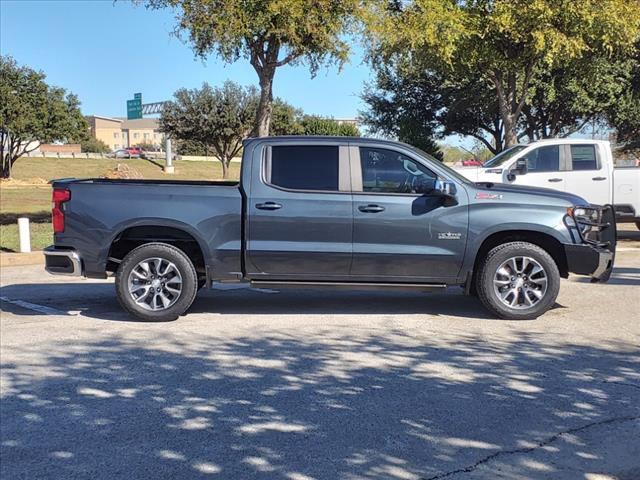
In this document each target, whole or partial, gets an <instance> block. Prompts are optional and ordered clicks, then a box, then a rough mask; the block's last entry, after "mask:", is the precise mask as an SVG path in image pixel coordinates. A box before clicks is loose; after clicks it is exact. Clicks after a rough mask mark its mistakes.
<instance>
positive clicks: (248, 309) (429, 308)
mask: <svg viewBox="0 0 640 480" xmlns="http://www.w3.org/2000/svg"><path fill="white" fill-rule="evenodd" d="M32 287H33V285H28V284H16V285H8V286H4V287H2V288H0V296H2V297H5V298H6V299H8V300H22V301H27V302H31V303H34V304H36V305H42V306H45V307H47V308H53V309H56V310H59V311H60V312H59V313H63V314H66V312H72V313H80V314H82V315H83V316H86V317H91V318H96V319H100V320H116V321H135V320H133V319H132V317H130V316H128V315H127V314H126V313H124V312H123V311H122V309H121V308H120V306H119V305H118V302H117V300H116V297H115V291H114V286H113V284H112V283H106V282H101V283H93V282H82V283H66V284H65V283H48V284H46V297H43V296H41V295H38V294H36V295H33V294H32V293H30V292H31V291H32ZM449 290H451V292H449V293H437V294H436V293H422V294H421V293H408V292H370V291H369V292H367V291H339V290H306V289H305V290H290V289H284V290H265V289H250V288H238V289H225V290H218V289H210V290H208V289H203V290H201V291H200V292H198V295H197V297H196V300H195V301H194V303H193V305H192V306H191V308H190V309H189V311H188V314H191V313H195V314H206V313H209V314H215V315H318V316H322V315H371V316H376V315H417V314H420V315H435V316H446V317H457V318H465V319H469V318H470V319H478V320H483V319H484V320H486V319H491V318H492V317H490V316H489V314H488V313H487V312H486V310H485V309H484V308H483V307H482V305H481V304H480V302H479V301H478V300H477V299H476V298H474V297H467V296H464V295H463V294H462V291H461V289H460V288H452V289H449ZM2 310H4V311H8V312H11V313H13V314H16V315H28V316H29V315H35V316H37V315H47V313H46V312H45V313H43V312H38V311H34V310H30V309H28V308H23V307H22V306H20V305H19V304H15V303H11V302H7V301H3V302H2ZM231 321H234V320H231Z"/></svg>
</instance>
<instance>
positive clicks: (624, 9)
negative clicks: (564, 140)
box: [366, 0, 640, 148]
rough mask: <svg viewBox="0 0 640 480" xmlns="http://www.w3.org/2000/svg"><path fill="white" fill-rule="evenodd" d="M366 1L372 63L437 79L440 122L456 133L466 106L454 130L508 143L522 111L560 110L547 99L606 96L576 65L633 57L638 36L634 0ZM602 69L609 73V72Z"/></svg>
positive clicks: (638, 9) (638, 7)
mask: <svg viewBox="0 0 640 480" xmlns="http://www.w3.org/2000/svg"><path fill="white" fill-rule="evenodd" d="M372 5H373V6H372V8H371V9H370V10H369V12H368V15H367V17H366V19H367V22H368V25H369V30H370V32H371V33H370V59H371V60H372V64H374V65H379V64H380V62H386V63H390V64H395V65H402V66H403V69H398V70H396V71H394V75H398V76H405V72H406V71H410V72H420V74H421V75H423V76H424V78H422V80H421V81H427V80H429V81H430V80H432V79H441V83H440V84H439V87H438V90H439V92H438V94H439V95H437V96H438V97H439V96H440V95H441V96H442V100H443V105H444V106H445V107H447V106H448V108H447V114H448V116H447V117H444V116H442V112H440V114H439V115H440V119H441V123H443V124H444V125H445V129H449V130H451V131H456V130H458V128H457V125H459V124H464V123H465V122H464V120H465V118H464V115H463V116H461V115H458V113H462V114H464V113H465V112H472V113H473V115H472V117H475V118H476V119H477V122H475V128H474V125H473V124H471V125H466V126H464V128H462V129H459V130H469V127H471V130H472V131H473V130H474V129H475V130H478V131H479V132H481V133H482V131H483V130H484V133H491V135H490V136H495V137H496V139H497V137H498V136H499V137H500V139H501V142H500V143H503V144H504V146H507V147H508V146H511V145H513V144H515V143H516V142H517V139H518V131H519V128H521V117H522V116H523V114H524V112H525V109H527V110H528V113H529V118H531V119H534V118H535V117H537V120H540V118H545V117H547V116H548V113H549V114H551V115H553V114H555V115H557V114H558V111H557V109H556V110H555V111H553V110H554V106H553V105H550V104H552V103H553V102H554V101H556V100H558V102H557V104H558V105H560V102H561V100H560V97H563V96H566V95H572V94H576V93H581V94H585V95H588V98H589V99H593V98H594V95H596V94H597V95H599V94H600V93H602V92H603V91H604V95H605V96H608V98H607V99H600V101H599V107H602V106H603V105H602V104H603V102H606V101H608V99H610V98H611V95H615V93H614V90H615V89H609V88H607V89H604V90H603V89H602V88H598V87H593V88H590V87H589V86H588V85H586V83H584V82H583V83H582V84H580V82H577V81H576V80H578V79H579V75H580V74H581V73H580V72H581V71H582V72H583V71H584V70H581V68H580V62H581V61H584V62H587V61H594V60H595V59H603V61H604V63H601V64H600V66H601V67H603V68H604V67H605V66H606V65H605V63H606V62H607V61H615V59H616V58H625V57H628V56H629V55H632V54H633V52H634V50H635V46H634V42H636V41H637V40H638V38H640V3H639V2H636V1H632V0H582V1H580V2H574V1H557V0H535V1H531V0H479V1H478V0H460V1H451V0H411V1H406V2H396V1H390V2H385V1H380V2H374V3H373V4H372ZM582 65H583V66H584V63H583V64H582ZM592 71H593V70H592ZM600 73H602V69H601V72H600ZM604 73H605V74H606V76H608V78H613V77H614V76H615V72H614V71H607V72H604ZM550 75H551V76H552V78H553V82H552V83H551V84H549V76H550ZM561 77H564V78H561ZM598 78H599V77H598ZM558 79H560V80H559V81H558V82H556V80H558ZM603 81H607V80H606V79H605V80H603ZM612 83H613V82H611V81H609V82H608V87H611V86H612ZM478 88H479V89H480V90H478ZM596 89H597V91H596ZM589 90H590V92H589ZM472 92H476V93H474V94H472V95H469V93H472ZM481 92H482V93H483V95H481V96H479V95H477V93H481ZM594 92H595V93H594ZM486 93H489V94H490V96H491V97H488V96H486ZM558 94H560V97H558V96H557V95H558ZM536 96H537V97H538V99H537V100H538V101H536V99H535V98H534V97H536ZM565 98H566V97H565ZM583 98H584V95H583ZM576 101H578V100H576ZM461 105H465V108H464V109H462V110H461V109H459V108H458V107H460V106H461ZM467 106H468V107H471V108H470V109H467V108H466V107H467ZM527 107H528V108H527ZM542 107H544V109H545V110H547V111H548V112H544V111H543V108H542ZM581 108H583V106H581ZM584 108H585V109H587V110H588V109H589V108H590V106H589V105H584ZM576 113H578V114H581V113H583V112H573V114H571V117H572V118H568V119H564V121H563V122H564V123H563V128H564V127H566V126H567V125H569V124H570V123H574V124H575V123H576V122H577V120H576V119H577V118H578V116H579V115H575V114H576ZM492 117H493V118H492ZM466 118H467V119H468V117H466ZM496 120H497V121H496ZM480 125H482V126H480ZM546 126H548V125H546ZM451 127H453V128H451ZM487 127H489V130H487ZM490 130H491V131H492V132H490ZM558 132H559V131H558ZM459 133H463V132H459ZM532 133H533V132H532ZM539 133H540V131H538V132H537V133H536V134H539ZM466 134H470V133H466ZM502 146H503V145H494V148H495V147H498V148H501V147H502Z"/></svg>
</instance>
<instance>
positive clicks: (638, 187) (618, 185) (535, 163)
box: [454, 138, 640, 229]
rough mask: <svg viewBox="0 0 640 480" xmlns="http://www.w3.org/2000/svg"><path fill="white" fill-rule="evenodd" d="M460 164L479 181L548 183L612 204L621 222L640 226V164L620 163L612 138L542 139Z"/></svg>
mask: <svg viewBox="0 0 640 480" xmlns="http://www.w3.org/2000/svg"><path fill="white" fill-rule="evenodd" d="M454 168H455V169H456V170H457V171H458V172H460V173H461V174H463V175H464V176H465V177H467V178H468V179H470V180H472V181H474V182H493V183H512V184H516V185H531V186H536V187H547V188H553V189H556V190H561V191H564V192H567V193H573V194H575V195H578V196H580V197H582V198H584V199H585V200H587V201H589V202H590V203H593V204H597V205H607V204H611V205H614V208H615V211H616V218H617V221H618V222H619V223H621V222H635V224H636V226H637V227H638V229H640V168H638V167H623V168H614V164H613V157H612V155H611V147H610V145H609V142H607V141H603V140H579V139H567V138H560V139H550V140H539V141H537V142H532V143H527V144H520V145H516V146H514V147H511V148H509V149H507V150H504V151H502V152H500V153H499V154H498V155H496V156H495V157H493V158H491V159H489V160H487V161H486V162H484V164H483V165H482V166H481V167H454Z"/></svg>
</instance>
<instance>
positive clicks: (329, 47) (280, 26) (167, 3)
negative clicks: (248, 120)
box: [140, 0, 360, 136]
mask: <svg viewBox="0 0 640 480" xmlns="http://www.w3.org/2000/svg"><path fill="white" fill-rule="evenodd" d="M140 1H142V0H140ZM143 3H145V4H146V5H147V6H148V7H149V8H166V7H170V8H172V9H173V11H175V13H176V21H177V26H176V33H177V34H178V35H183V34H185V33H186V38H187V39H188V42H189V43H190V44H191V46H192V48H193V50H194V52H195V54H196V55H197V56H199V57H202V58H206V57H207V56H208V55H210V54H211V53H214V54H217V55H218V56H219V57H220V58H222V59H223V60H224V61H226V62H235V61H236V60H238V59H239V58H241V57H242V58H245V59H247V60H249V62H250V63H251V66H252V67H253V68H254V70H255V71H256V73H257V75H258V79H259V85H260V101H259V104H258V108H257V110H256V117H255V122H254V128H253V132H252V133H253V135H255V136H266V135H268V134H269V127H270V123H271V116H272V104H273V80H274V76H275V73H276V70H277V69H278V68H279V67H282V66H284V65H296V64H299V63H302V62H304V63H305V64H307V65H308V66H309V69H310V71H311V74H312V75H314V74H315V73H316V72H317V70H318V68H319V67H320V66H321V65H323V64H337V65H338V66H341V65H342V64H343V63H344V62H345V61H346V60H347V58H348V55H349V44H348V43H347V41H346V40H345V34H346V33H348V32H349V31H350V29H351V28H352V25H353V23H352V20H353V18H354V15H355V14H356V12H358V10H359V5H360V2H359V1H358V0H267V1H265V0H241V1H227V0H146V1H144V2H143Z"/></svg>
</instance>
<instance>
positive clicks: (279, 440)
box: [0, 329, 640, 480]
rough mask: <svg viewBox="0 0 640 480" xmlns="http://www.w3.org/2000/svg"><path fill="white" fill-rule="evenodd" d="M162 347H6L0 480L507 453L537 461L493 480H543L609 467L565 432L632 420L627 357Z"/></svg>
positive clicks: (211, 341) (362, 340) (261, 472)
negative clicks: (540, 457) (541, 456)
mask: <svg viewBox="0 0 640 480" xmlns="http://www.w3.org/2000/svg"><path fill="white" fill-rule="evenodd" d="M176 338H177V339H170V340H168V339H167V338H165V339H164V340H163V342H162V343H156V342H157V340H156V341H154V340H148V341H145V342H140V341H132V340H126V339H124V338H120V337H109V338H103V339H99V340H95V341H92V342H82V341H76V342H73V343H59V344H57V345H55V346H54V347H53V348H52V349H51V350H49V351H47V352H38V351H37V348H36V347H22V348H17V347H16V348H12V349H11V355H12V357H13V358H16V357H18V358H30V359H31V360H30V361H28V362H24V363H22V362H21V364H23V366H22V367H20V366H18V365H17V364H14V363H11V362H5V363H4V364H3V368H2V376H3V379H4V386H3V391H2V397H3V398H2V403H1V407H0V408H1V410H0V411H1V423H0V428H1V440H2V442H1V449H2V462H1V466H0V476H1V477H2V478H7V479H9V478H39V479H47V478H93V479H112V478H137V479H141V478H150V479H151V478H153V479H156V478H173V479H182V478H185V479H186V478H189V479H190V478H200V477H202V478H207V477H209V476H212V477H213V478H225V479H232V478H233V479H235V478H241V479H249V478H256V479H263V478H264V479H267V478H268V479H282V480H308V479H317V480H320V479H355V478H367V479H419V478H427V479H428V478H433V477H438V476H439V475H441V474H444V473H447V472H451V471H454V470H456V469H460V468H464V467H469V468H470V470H469V471H473V470H475V468H476V466H474V465H476V464H478V465H480V464H482V465H483V467H482V468H483V469H485V471H486V477H485V478H495V476H494V475H493V474H494V473H495V472H497V471H498V470H499V469H501V468H503V467H504V464H505V462H508V461H509V460H510V457H511V456H512V455H515V454H517V453H518V452H520V451H522V452H525V451H526V452H528V454H533V453H535V451H537V450H542V449H544V453H545V455H547V456H548V460H547V461H545V462H540V461H537V462H533V461H531V462H516V463H515V465H510V466H509V468H510V469H511V470H509V472H511V475H512V476H511V477H510V478H515V477H517V478H548V475H550V474H553V472H557V470H556V469H557V468H558V465H561V464H563V463H565V464H566V463H567V462H569V463H570V462H574V463H573V464H572V465H573V466H574V468H577V469H578V470H579V471H583V472H602V471H603V468H604V469H605V470H606V469H607V468H612V467H610V466H609V467H606V465H608V464H607V463H605V462H603V458H602V456H601V454H600V452H598V451H594V450H592V449H591V447H589V446H587V444H585V443H584V442H582V441H581V435H583V434H586V433H588V430H589V428H595V427H597V426H598V425H610V424H613V423H616V424H619V425H623V424H624V423H625V422H627V423H628V422H634V418H638V415H640V412H639V405H640V373H638V372H639V368H640V358H639V355H638V349H637V345H631V344H624V343H623V344H620V343H613V344H609V345H606V346H604V347H602V348H595V347H590V346H585V345H575V344H571V343H565V342H563V341H562V340H557V341H553V342H552V341H546V342H545V341H541V340H539V338H538V336H536V335H526V334H521V335H519V336H515V337H511V338H510V339H509V340H508V341H507V340H501V339H499V338H494V339H492V340H491V341H487V339H486V338H484V337H483V336H476V335H472V334H467V335H456V336H455V337H454V336H452V337H450V338H449V339H447V338H438V339H430V338H429V337H428V336H426V337H422V338H416V337H414V336H409V335H406V334H405V333H403V332H400V331H390V332H389V333H388V334H386V335H384V336H378V335H375V334H370V335H366V334H365V335H364V336H363V335H359V336H358V337H353V336H350V335H346V334H339V333H336V332H335V331H333V330H329V329H327V330H326V331H325V330H323V329H321V330H320V331H317V333H315V334H311V335H306V336H303V335H299V336H298V337H296V336H295V334H292V333H290V332H285V331H283V332H273V331H271V332H270V333H269V334H264V335H260V334H257V335H256V336H255V337H238V338H235V339H231V340H229V339H220V338H217V337H214V336H201V337H198V339H197V340H194V337H193V336H192V335H190V336H188V337H184V338H188V339H189V340H188V343H187V342H185V341H181V340H180V339H179V338H180V337H176ZM5 353H6V350H5ZM29 356H31V357H29ZM561 432H571V434H567V435H566V436H563V435H562V434H561ZM559 434H560V435H559ZM596 443H598V442H596ZM630 443H632V442H630ZM628 448H629V449H631V450H633V448H635V447H634V446H633V445H629V446H628ZM507 450H513V451H511V452H508V451H507ZM499 452H502V453H499ZM485 459H486V460H487V462H486V463H484V460H485ZM479 462H480V463H479ZM576 465H577V467H576ZM613 468H622V467H613ZM492 472H493V473H492ZM610 473H616V472H610ZM580 478H583V477H582V476H580Z"/></svg>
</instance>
